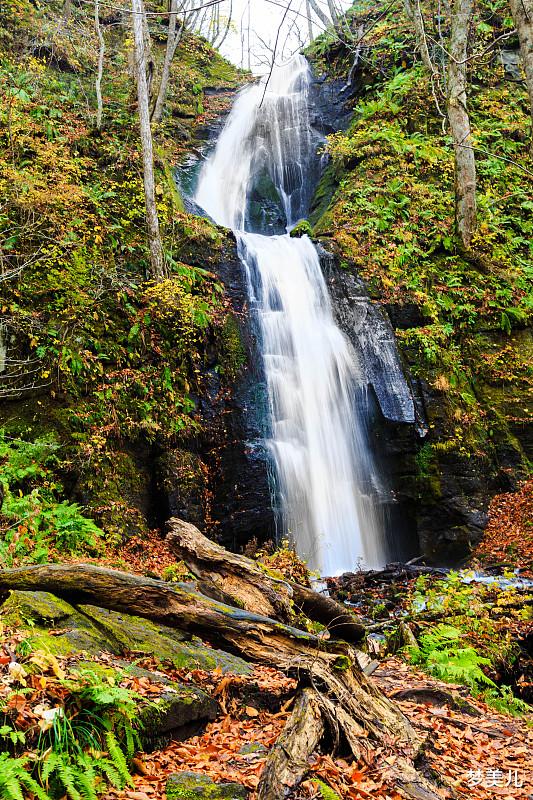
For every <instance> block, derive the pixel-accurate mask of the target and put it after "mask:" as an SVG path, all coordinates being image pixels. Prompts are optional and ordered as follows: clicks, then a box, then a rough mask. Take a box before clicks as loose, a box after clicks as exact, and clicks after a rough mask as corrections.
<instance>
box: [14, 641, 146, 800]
mask: <svg viewBox="0 0 533 800" xmlns="http://www.w3.org/2000/svg"><path fill="white" fill-rule="evenodd" d="M29 664H30V665H37V666H38V667H40V668H41V669H47V668H48V667H50V668H51V669H52V670H53V672H54V674H55V675H56V677H57V678H58V683H59V685H60V686H61V688H62V692H61V695H59V696H60V697H61V698H62V700H61V703H60V704H58V699H57V696H56V695H54V696H53V698H52V699H49V700H46V699H45V700H43V701H42V702H41V703H39V704H38V705H36V706H34V707H33V709H32V711H33V714H34V715H35V716H36V717H37V718H38V724H37V725H35V727H34V729H32V731H33V732H32V731H29V732H26V733H24V732H23V731H19V730H17V728H16V723H13V724H12V725H9V724H7V722H6V723H5V724H4V725H2V727H0V735H1V736H2V737H3V738H4V741H5V742H6V746H7V747H8V748H9V749H10V750H11V751H12V753H11V754H7V753H5V754H2V756H0V758H1V760H0V798H2V800H23V798H25V797H26V796H27V795H28V792H29V793H33V795H34V796H35V797H37V798H39V800H56V798H60V797H64V796H67V797H69V798H70V800H97V796H98V794H100V793H101V792H102V791H104V790H105V789H106V787H107V786H109V785H111V786H113V787H114V788H115V789H118V790H122V789H124V787H125V786H127V785H131V784H132V779H131V775H130V771H129V766H128V764H129V761H130V760H131V758H132V756H133V754H134V752H135V750H136V749H137V748H138V746H139V740H138V735H137V732H136V730H135V728H134V726H133V719H134V717H135V715H136V711H137V701H138V697H137V695H135V694H134V693H133V692H131V691H130V690H128V689H125V688H123V687H121V686H117V685H114V683H113V680H114V678H113V677H109V678H108V677H105V678H102V677H101V676H100V675H98V674H97V673H95V672H94V671H92V670H83V671H80V672H78V673H73V674H72V675H71V676H69V677H68V678H67V677H65V674H64V672H63V670H62V669H61V668H60V666H59V664H58V662H57V660H56V659H55V658H54V657H53V656H51V657H45V654H41V653H39V652H35V653H30V654H29ZM24 675H27V673H26V672H25V673H24ZM65 690H66V694H65ZM26 691H28V690H26V689H25V688H19V689H17V694H19V695H22V694H24V693H25V692H26ZM7 708H8V707H7V706H6V709H7ZM4 718H5V719H6V720H7V719H9V717H8V716H7V710H4ZM20 744H24V745H25V746H26V747H28V749H31V750H32V751H33V754H32V758H31V760H30V759H28V758H25V757H23V758H15V754H16V749H17V747H18V746H19V745H20Z"/></svg>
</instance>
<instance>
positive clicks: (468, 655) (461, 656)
mask: <svg viewBox="0 0 533 800" xmlns="http://www.w3.org/2000/svg"><path fill="white" fill-rule="evenodd" d="M463 636H464V634H463V633H462V631H460V630H459V629H458V628H455V627H454V626H452V625H446V624H444V623H439V624H438V625H436V626H435V627H434V628H431V629H430V630H429V631H427V632H425V633H423V634H422V635H421V636H420V639H419V648H415V647H412V648H411V649H410V656H411V660H412V661H413V662H414V663H415V664H420V665H421V666H423V667H424V669H426V670H427V671H428V672H429V673H430V674H431V675H434V676H435V677H436V678H439V679H440V680H443V681H448V682H449V683H463V684H464V685H465V686H469V687H470V688H471V689H479V688H480V687H482V686H491V687H495V686H496V684H495V683H494V681H492V680H491V679H490V678H488V677H487V675H485V673H484V672H483V670H482V669H481V667H483V666H487V665H488V664H490V660H489V659H488V658H484V657H483V656H480V655H479V654H478V653H477V652H476V650H475V649H474V648H473V647H470V646H468V645H466V646H461V645H462V640H463Z"/></svg>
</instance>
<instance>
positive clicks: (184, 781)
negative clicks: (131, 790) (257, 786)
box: [165, 771, 248, 800]
mask: <svg viewBox="0 0 533 800" xmlns="http://www.w3.org/2000/svg"><path fill="white" fill-rule="evenodd" d="M165 790H166V795H167V800H246V798H247V797H248V790H247V789H246V788H245V787H244V786H241V784H239V783H215V782H214V781H213V780H212V779H211V778H210V777H209V776H208V775H205V773H202V772H189V771H186V772H177V773H175V774H174V775H171V776H170V777H169V778H168V779H167V784H166V789H165Z"/></svg>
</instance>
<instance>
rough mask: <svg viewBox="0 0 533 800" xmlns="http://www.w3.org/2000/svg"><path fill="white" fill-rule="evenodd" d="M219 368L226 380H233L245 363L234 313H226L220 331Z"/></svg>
mask: <svg viewBox="0 0 533 800" xmlns="http://www.w3.org/2000/svg"><path fill="white" fill-rule="evenodd" d="M220 340H221V350H220V368H221V371H222V374H223V375H224V376H225V377H226V378H227V380H228V381H230V382H233V381H235V379H236V378H237V375H238V374H239V372H240V371H241V369H242V368H243V367H244V365H245V364H246V349H245V347H244V344H243V341H242V336H241V329H240V326H239V322H238V320H237V318H236V317H235V315H234V314H231V313H230V314H226V317H225V318H224V322H223V324H222V328H221V331H220Z"/></svg>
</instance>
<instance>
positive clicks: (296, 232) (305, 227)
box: [290, 219, 313, 238]
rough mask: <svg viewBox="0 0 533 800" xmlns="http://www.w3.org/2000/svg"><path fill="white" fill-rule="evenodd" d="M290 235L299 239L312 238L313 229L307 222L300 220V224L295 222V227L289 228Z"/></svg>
mask: <svg viewBox="0 0 533 800" xmlns="http://www.w3.org/2000/svg"><path fill="white" fill-rule="evenodd" d="M290 235H291V236H292V237H294V238H300V237H301V236H312V235H313V228H312V227H311V223H310V222H309V220H307V219H301V220H300V222H297V223H296V225H295V226H294V227H293V228H291V230H290Z"/></svg>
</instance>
